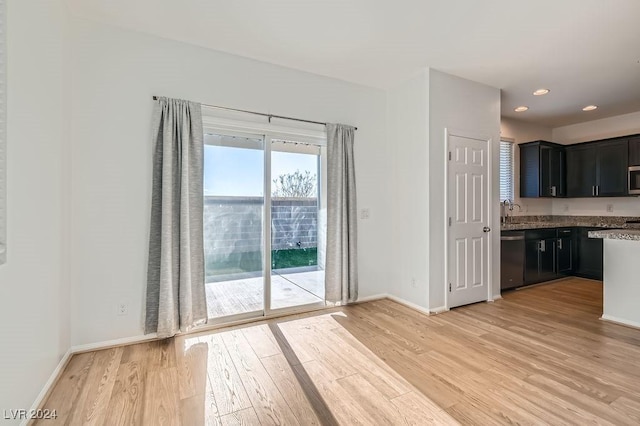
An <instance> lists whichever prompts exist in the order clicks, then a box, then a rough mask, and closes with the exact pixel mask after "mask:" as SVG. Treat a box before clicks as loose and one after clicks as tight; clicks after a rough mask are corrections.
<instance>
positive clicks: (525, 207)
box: [500, 117, 553, 216]
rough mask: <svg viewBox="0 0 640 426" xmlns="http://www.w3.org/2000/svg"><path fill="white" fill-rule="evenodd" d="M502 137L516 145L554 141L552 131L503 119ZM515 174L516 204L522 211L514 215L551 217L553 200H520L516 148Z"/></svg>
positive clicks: (501, 122)
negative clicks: (511, 140) (538, 141)
mask: <svg viewBox="0 0 640 426" xmlns="http://www.w3.org/2000/svg"><path fill="white" fill-rule="evenodd" d="M500 136H501V137H503V138H508V139H513V140H514V143H515V144H516V145H517V144H521V143H525V142H531V141H537V140H545V141H552V140H553V139H552V138H553V136H552V130H551V128H549V127H544V126H540V125H536V124H532V123H526V122H524V121H519V120H514V119H511V118H505V117H503V118H502V119H501V121H500ZM513 163H514V164H513V167H514V169H513V173H514V185H515V188H514V202H515V203H517V204H519V205H520V206H521V207H522V211H518V209H517V208H516V209H515V210H514V212H513V214H514V215H516V216H517V215H550V214H552V200H550V199H548V198H520V149H519V148H518V147H517V146H516V147H514V158H513Z"/></svg>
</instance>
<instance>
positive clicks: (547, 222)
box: [500, 216, 640, 231]
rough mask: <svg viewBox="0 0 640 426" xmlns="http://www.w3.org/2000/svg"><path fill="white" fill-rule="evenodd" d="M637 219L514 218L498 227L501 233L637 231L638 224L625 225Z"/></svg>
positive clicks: (600, 217)
mask: <svg viewBox="0 0 640 426" xmlns="http://www.w3.org/2000/svg"><path fill="white" fill-rule="evenodd" d="M639 219H640V218H638V217H628V216H516V217H514V218H513V220H514V221H513V222H512V223H506V224H504V223H503V224H501V225H500V230H501V231H516V230H525V229H544V228H567V227H578V226H579V227H586V228H612V229H618V230H620V229H629V230H633V229H639V228H640V224H627V223H626V222H627V221H629V220H639Z"/></svg>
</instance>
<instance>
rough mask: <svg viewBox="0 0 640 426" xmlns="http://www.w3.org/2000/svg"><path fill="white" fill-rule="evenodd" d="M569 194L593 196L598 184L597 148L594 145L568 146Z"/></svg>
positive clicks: (570, 195)
mask: <svg viewBox="0 0 640 426" xmlns="http://www.w3.org/2000/svg"><path fill="white" fill-rule="evenodd" d="M566 153H567V196H568V197H593V196H594V195H595V191H594V188H595V185H596V150H595V147H594V146H593V145H574V146H568V147H567V150H566Z"/></svg>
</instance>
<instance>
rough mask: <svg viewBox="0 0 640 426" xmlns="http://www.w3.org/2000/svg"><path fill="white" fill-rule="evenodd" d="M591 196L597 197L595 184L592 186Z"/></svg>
mask: <svg viewBox="0 0 640 426" xmlns="http://www.w3.org/2000/svg"><path fill="white" fill-rule="evenodd" d="M591 196H592V197H595V196H596V187H595V186H592V187H591Z"/></svg>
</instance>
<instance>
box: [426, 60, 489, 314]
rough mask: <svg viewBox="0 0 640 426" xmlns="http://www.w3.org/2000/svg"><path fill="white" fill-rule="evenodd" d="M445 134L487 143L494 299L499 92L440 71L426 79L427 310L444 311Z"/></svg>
mask: <svg viewBox="0 0 640 426" xmlns="http://www.w3.org/2000/svg"><path fill="white" fill-rule="evenodd" d="M445 129H449V130H450V131H451V130H454V131H455V130H457V131H461V132H465V133H466V134H472V135H478V136H480V137H486V138H491V140H492V146H491V152H490V163H489V166H490V167H491V174H492V176H491V182H490V200H491V201H490V202H491V205H492V208H493V211H492V217H491V221H490V225H489V226H490V227H491V228H492V229H493V230H494V231H495V232H492V233H491V240H490V244H489V248H490V252H491V253H492V255H491V256H492V258H491V262H492V268H491V274H490V276H491V277H492V278H491V282H490V284H491V286H492V289H491V291H492V294H493V295H494V296H497V295H499V294H500V258H499V256H495V255H493V254H494V253H498V252H499V249H498V247H500V232H499V230H500V215H499V180H498V178H499V174H498V168H497V165H498V157H499V142H500V90H499V89H496V88H493V87H489V86H485V85H483V84H479V83H476V82H473V81H470V80H465V79H462V78H459V77H455V76H452V75H449V74H445V73H443V72H440V71H436V70H433V69H432V70H431V71H430V73H429V175H430V183H429V194H428V196H429V247H430V248H429V309H432V310H435V309H438V308H440V307H442V306H444V305H445V269H446V264H445V253H444V247H445V235H446V234H445V227H444V223H445V220H444V218H445V214H446V213H445V212H446V206H445V187H444V185H443V182H444V180H445V170H446V163H445V161H444V158H445V140H444V133H445Z"/></svg>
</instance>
